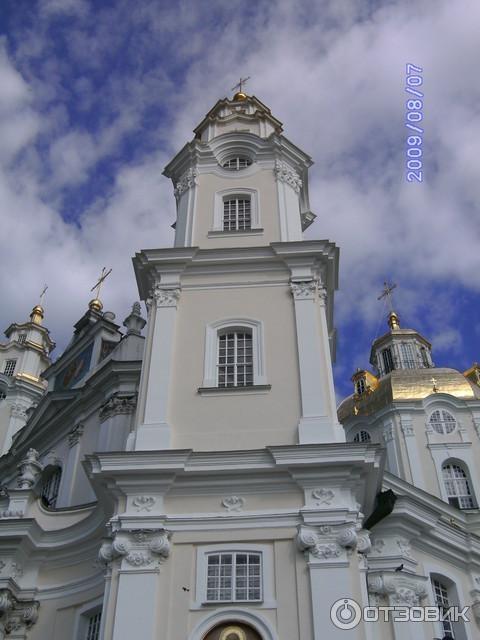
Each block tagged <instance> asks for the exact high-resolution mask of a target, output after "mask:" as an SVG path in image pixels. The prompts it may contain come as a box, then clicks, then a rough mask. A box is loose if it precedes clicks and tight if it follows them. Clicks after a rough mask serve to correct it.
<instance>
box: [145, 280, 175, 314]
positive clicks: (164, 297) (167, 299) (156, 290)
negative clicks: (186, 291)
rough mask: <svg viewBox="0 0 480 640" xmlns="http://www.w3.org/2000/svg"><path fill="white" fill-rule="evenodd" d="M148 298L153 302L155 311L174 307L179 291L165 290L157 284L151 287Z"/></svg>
mask: <svg viewBox="0 0 480 640" xmlns="http://www.w3.org/2000/svg"><path fill="white" fill-rule="evenodd" d="M149 297H150V299H151V300H153V301H154V302H155V304H156V306H157V309H159V308H161V307H176V306H177V303H178V299H179V298H180V289H178V288H176V289H166V288H164V287H163V286H162V285H161V284H158V283H157V284H155V285H154V286H153V288H152V291H151V293H150V296H149Z"/></svg>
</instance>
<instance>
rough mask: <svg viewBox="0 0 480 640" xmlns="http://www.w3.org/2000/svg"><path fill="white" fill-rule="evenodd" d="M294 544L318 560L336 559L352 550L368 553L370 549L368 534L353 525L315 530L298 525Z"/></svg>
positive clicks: (327, 526) (328, 526)
mask: <svg viewBox="0 0 480 640" xmlns="http://www.w3.org/2000/svg"><path fill="white" fill-rule="evenodd" d="M295 542H296V545H297V548H298V549H299V550H300V551H303V552H305V553H308V554H311V555H312V556H313V557H314V558H317V559H319V560H328V559H331V558H338V557H339V556H340V555H342V554H343V553H344V552H345V551H353V550H354V549H356V550H357V551H358V552H359V553H368V552H369V551H370V548H371V544H370V536H369V532H368V531H367V530H366V529H360V528H359V526H357V525H355V524H353V523H352V524H348V525H342V526H340V527H338V526H331V525H323V526H320V527H318V528H316V529H314V528H312V527H305V526H303V525H299V527H298V529H297V535H296V538H295Z"/></svg>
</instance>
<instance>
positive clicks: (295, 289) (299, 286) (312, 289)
mask: <svg viewBox="0 0 480 640" xmlns="http://www.w3.org/2000/svg"><path fill="white" fill-rule="evenodd" d="M290 289H291V291H292V295H293V297H294V299H295V300H314V299H315V296H316V295H317V292H318V280H305V281H301V282H300V281H299V282H291V283H290Z"/></svg>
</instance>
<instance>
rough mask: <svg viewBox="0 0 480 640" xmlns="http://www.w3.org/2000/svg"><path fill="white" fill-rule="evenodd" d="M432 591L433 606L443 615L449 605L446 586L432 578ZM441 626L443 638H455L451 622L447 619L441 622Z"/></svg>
mask: <svg viewBox="0 0 480 640" xmlns="http://www.w3.org/2000/svg"><path fill="white" fill-rule="evenodd" d="M432 589H433V595H434V596H435V604H436V605H437V607H438V608H439V609H440V611H441V613H443V614H445V613H446V612H447V611H448V608H449V606H450V605H451V603H450V602H449V599H448V588H447V585H446V584H445V583H444V582H442V581H440V580H437V579H436V578H432ZM441 624H442V626H443V633H444V636H446V637H447V638H448V637H450V638H455V636H454V633H453V624H452V621H451V620H449V619H448V618H447V619H445V620H443V621H442V622H441Z"/></svg>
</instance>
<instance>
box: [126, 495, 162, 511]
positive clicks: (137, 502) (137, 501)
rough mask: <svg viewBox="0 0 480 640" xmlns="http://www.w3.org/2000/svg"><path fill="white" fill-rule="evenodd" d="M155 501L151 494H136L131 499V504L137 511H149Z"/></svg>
mask: <svg viewBox="0 0 480 640" xmlns="http://www.w3.org/2000/svg"><path fill="white" fill-rule="evenodd" d="M156 501H157V500H156V498H154V497H153V496H136V497H135V498H134V499H133V500H132V505H133V506H134V507H136V509H137V511H151V510H152V509H153V507H154V505H155V502H156Z"/></svg>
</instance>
